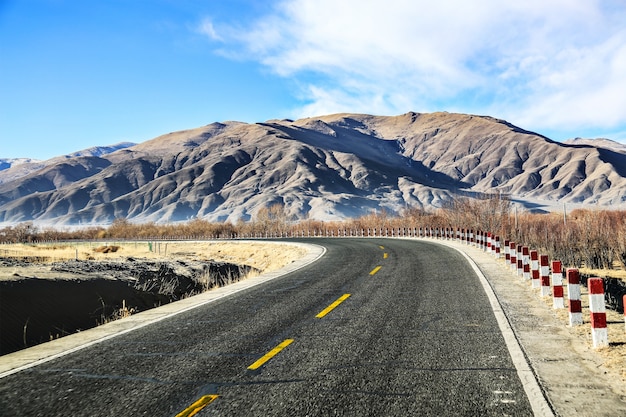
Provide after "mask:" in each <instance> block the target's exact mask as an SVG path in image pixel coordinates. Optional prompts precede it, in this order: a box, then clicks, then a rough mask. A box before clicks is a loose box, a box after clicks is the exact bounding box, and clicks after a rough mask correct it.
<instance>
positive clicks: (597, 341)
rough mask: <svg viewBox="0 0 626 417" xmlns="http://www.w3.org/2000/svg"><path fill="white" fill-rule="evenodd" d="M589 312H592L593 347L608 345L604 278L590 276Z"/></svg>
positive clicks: (588, 283)
mask: <svg viewBox="0 0 626 417" xmlns="http://www.w3.org/2000/svg"><path fill="white" fill-rule="evenodd" d="M587 285H588V287H589V312H590V313H591V339H592V340H593V347H594V348H600V347H607V346H608V345H609V335H608V332H607V329H606V310H605V306H604V282H603V281H602V278H589V281H588V282H587Z"/></svg>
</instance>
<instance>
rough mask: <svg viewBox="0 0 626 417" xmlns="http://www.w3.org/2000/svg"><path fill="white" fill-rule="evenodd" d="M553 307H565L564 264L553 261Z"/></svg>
mask: <svg viewBox="0 0 626 417" xmlns="http://www.w3.org/2000/svg"><path fill="white" fill-rule="evenodd" d="M552 308H565V303H564V301H563V266H562V265H561V261H552Z"/></svg>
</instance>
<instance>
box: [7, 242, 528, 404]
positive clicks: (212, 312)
mask: <svg viewBox="0 0 626 417" xmlns="http://www.w3.org/2000/svg"><path fill="white" fill-rule="evenodd" d="M312 242H313V243H316V244H321V245H323V246H325V247H326V248H327V253H326V255H325V256H324V257H323V258H322V259H320V260H319V261H317V262H315V263H314V264H312V265H309V266H307V267H305V268H303V269H301V270H299V271H297V272H293V273H291V274H288V275H285V276H283V277H281V278H277V279H275V280H273V281H270V282H268V283H266V284H263V285H260V286H257V287H254V288H251V289H248V290H244V291H242V292H239V293H237V294H234V295H232V296H230V297H228V298H225V299H222V300H219V301H216V302H214V303H210V304H206V305H204V306H202V307H199V308H197V309H194V310H191V311H188V312H185V313H182V314H179V315H177V316H175V317H172V318H170V319H167V320H163V321H161V322H158V323H155V324H152V325H149V326H146V327H143V328H141V329H138V330H137V331H134V332H131V333H128V334H125V335H122V336H119V337H116V338H113V339H110V340H107V341H105V342H103V343H100V344H97V345H94V346H92V347H89V348H85V349H83V350H80V351H78V352H75V353H73V354H71V355H67V356H64V357H61V358H58V359H55V360H52V361H50V362H46V363H44V364H42V365H39V366H36V367H34V368H30V369H27V370H25V371H22V372H19V373H17V374H13V375H10V376H8V377H6V378H3V379H2V380H0V415H7V416H8V415H20V416H70V415H71V416H140V415H147V416H177V415H179V416H192V415H197V416H212V415H216V416H217V415H219V416H305V415H311V416H331V415H332V416H334V415H341V416H412V415H415V416H431V415H432V416H442V415H446V416H489V415H493V416H503V415H515V416H524V415H532V411H531V406H530V404H529V401H528V399H527V398H526V395H525V393H524V388H523V386H522V384H521V382H520V379H519V378H518V376H517V372H516V369H515V367H514V365H513V363H512V361H511V357H510V354H509V352H508V351H507V348H506V345H505V342H504V339H503V336H502V334H501V333H500V330H499V327H498V324H497V322H496V319H495V316H494V313H493V312H492V310H491V307H490V304H489V301H488V298H487V296H486V295H485V293H484V291H483V288H482V286H481V284H480V282H479V279H478V278H477V277H476V275H475V273H474V272H473V270H472V269H471V267H470V266H469V265H468V264H467V261H466V260H465V258H463V256H462V255H461V254H459V253H458V252H456V251H455V250H453V249H449V248H446V247H442V246H440V245H436V244H432V243H428V242H422V241H409V240H393V239H375V238H370V239H332V240H331V239H329V240H322V239H315V240H312Z"/></svg>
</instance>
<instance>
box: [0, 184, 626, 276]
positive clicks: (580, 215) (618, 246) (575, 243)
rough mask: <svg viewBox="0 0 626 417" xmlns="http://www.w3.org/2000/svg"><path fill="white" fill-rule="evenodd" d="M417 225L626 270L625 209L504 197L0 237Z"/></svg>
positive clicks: (178, 235) (15, 231)
mask: <svg viewBox="0 0 626 417" xmlns="http://www.w3.org/2000/svg"><path fill="white" fill-rule="evenodd" d="M420 227H422V228H423V227H438V228H446V227H447V228H455V229H456V228H465V229H472V230H481V231H490V232H492V233H495V234H497V235H499V236H501V238H502V240H504V239H510V240H512V241H515V242H517V243H520V244H523V245H526V246H530V247H533V248H535V249H537V250H539V251H540V252H542V253H545V254H547V255H549V256H550V258H552V259H559V260H561V261H562V262H563V263H564V265H566V266H568V267H577V268H583V267H585V268H589V269H602V270H612V269H626V211H611V210H581V209H578V210H574V211H572V212H571V213H569V214H567V215H564V213H552V214H533V213H528V212H524V213H520V214H518V213H517V211H516V210H513V209H512V208H511V202H510V201H509V200H508V199H506V198H503V197H501V196H493V197H491V198H487V199H469V198H468V199H460V200H457V201H455V202H453V203H452V204H450V205H448V206H446V207H445V208H442V209H439V210H436V211H424V210H421V209H417V208H407V209H406V210H405V211H404V212H403V213H402V214H401V215H390V214H389V213H387V212H385V211H384V210H383V211H380V212H374V213H370V214H368V215H366V216H362V217H359V218H355V219H349V220H345V221H334V222H323V221H318V220H301V221H297V222H294V221H291V219H290V218H289V216H288V215H287V214H286V211H285V210H284V207H283V206H281V205H278V204H275V205H272V206H270V207H268V208H263V209H261V210H259V211H258V212H257V215H256V217H255V218H254V219H253V220H251V221H249V222H239V223H237V224H232V223H213V222H208V221H205V220H201V219H195V220H192V221H189V222H185V223H176V224H156V223H144V224H135V223H131V222H129V221H128V220H126V219H118V220H115V221H114V222H113V223H112V224H111V226H109V227H108V228H101V227H98V228H87V229H79V230H74V231H58V230H54V229H39V228H37V227H35V226H33V225H32V224H29V223H27V224H20V225H17V226H14V227H7V228H4V229H0V242H7V243H19V242H24V243H28V242H37V241H39V242H41V241H63V240H77V239H81V240H93V239H110V240H144V241H145V240H161V239H183V240H184V239H224V238H226V239H229V238H265V237H270V238H273V237H288V236H299V237H308V236H311V237H313V236H361V235H365V236H367V235H368V234H369V233H371V234H374V233H375V234H376V235H381V234H383V233H389V235H392V233H394V235H395V233H397V231H399V230H408V229H413V230H416V229H419V228H420ZM112 248H113V247H112V246H107V247H106V250H107V251H113V249H112ZM98 250H100V249H95V251H98ZM102 250H104V249H102Z"/></svg>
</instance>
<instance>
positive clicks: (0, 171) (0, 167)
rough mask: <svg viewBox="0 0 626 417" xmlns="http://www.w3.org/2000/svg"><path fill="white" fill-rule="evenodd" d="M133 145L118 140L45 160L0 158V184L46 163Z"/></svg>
mask: <svg viewBox="0 0 626 417" xmlns="http://www.w3.org/2000/svg"><path fill="white" fill-rule="evenodd" d="M134 145H136V144H135V143H132V142H120V143H118V144H115V145H109V146H93V147H91V148H87V149H83V150H82V151H78V152H74V153H71V154H69V155H62V156H57V157H54V158H51V159H47V160H45V161H41V160H38V159H29V158H18V159H0V184H2V183H3V182H8V181H13V180H16V179H19V178H21V177H25V176H26V175H28V174H30V173H32V172H35V171H38V170H40V169H42V168H44V167H46V166H48V165H54V164H57V163H59V162H61V161H64V160H67V159H71V158H78V157H81V156H103V155H106V154H109V153H111V152H115V151H117V150H120V149H124V148H128V147H130V146H134Z"/></svg>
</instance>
